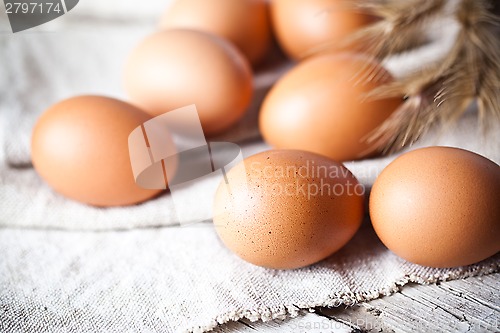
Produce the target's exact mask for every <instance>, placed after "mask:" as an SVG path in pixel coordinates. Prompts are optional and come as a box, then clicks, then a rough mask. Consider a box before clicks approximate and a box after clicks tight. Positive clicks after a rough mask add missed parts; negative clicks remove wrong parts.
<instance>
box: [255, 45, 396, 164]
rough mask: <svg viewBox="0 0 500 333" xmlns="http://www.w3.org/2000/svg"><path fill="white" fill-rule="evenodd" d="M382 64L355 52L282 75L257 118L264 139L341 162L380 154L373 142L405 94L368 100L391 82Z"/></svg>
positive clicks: (311, 61)
mask: <svg viewBox="0 0 500 333" xmlns="http://www.w3.org/2000/svg"><path fill="white" fill-rule="evenodd" d="M391 80H392V78H391V76H390V75H389V73H387V72H386V71H385V69H384V68H383V67H381V66H380V65H379V64H378V63H376V62H374V61H373V60H370V59H367V58H365V57H363V56H357V55H349V54H344V55H334V54H325V55H322V56H318V57H315V58H311V59H307V60H305V61H304V62H302V63H300V64H299V65H298V66H296V67H295V68H293V69H292V70H291V71H290V72H288V73H287V74H286V75H285V76H284V77H282V78H281V79H280V80H279V81H278V82H277V83H276V85H275V86H274V87H273V88H272V89H271V91H270V92H269V94H268V95H267V96H266V98H265V100H264V103H263V105H262V108H261V113H260V116H259V126H260V130H261V132H262V135H263V137H264V139H265V140H266V141H267V142H268V143H269V144H270V145H272V146H273V147H275V148H286V149H300V150H306V151H311V152H314V153H318V154H322V155H325V156H327V157H330V158H332V159H334V160H338V161H346V160H354V159H360V158H363V157H367V156H372V155H375V154H376V153H378V149H379V147H380V146H379V145H378V143H377V144H375V142H372V141H370V140H369V137H370V135H371V133H373V131H374V130H375V129H376V128H378V127H379V126H380V125H381V124H382V123H383V122H384V121H385V120H386V119H387V118H388V117H389V116H390V115H391V114H392V113H393V112H394V111H395V110H396V109H397V108H398V107H399V105H400V104H401V103H402V98H383V99H377V100H367V99H366V94H367V93H369V92H371V91H373V89H376V88H378V87H380V86H381V85H383V84H386V83H389V82H391Z"/></svg>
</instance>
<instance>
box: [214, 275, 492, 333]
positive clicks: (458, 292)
mask: <svg viewBox="0 0 500 333" xmlns="http://www.w3.org/2000/svg"><path fill="white" fill-rule="evenodd" d="M214 332H217V333H240V332H241V333H243V332H246V333H248V332H253V333H256V332H263V333H267V332H269V333H271V332H290V333H344V332H345V333H347V332H353V333H354V332H356V333H357V332H370V333H371V332H394V333H399V332H416V333H417V332H418V333H421V332H500V273H497V274H492V275H487V276H482V277H472V278H467V279H463V280H456V281H449V282H442V283H440V284H433V285H416V284H412V285H407V286H405V287H403V288H401V290H400V291H399V292H398V293H395V294H393V295H391V296H386V297H383V298H379V299H376V300H373V301H370V302H367V303H361V304H359V305H357V306H354V307H350V308H345V307H339V308H334V309H325V308H319V309H316V311H315V312H314V313H310V312H308V311H303V312H302V313H301V315H300V316H299V317H297V318H291V319H287V320H284V321H280V320H277V321H271V322H267V323H263V322H253V323H252V322H250V321H248V320H240V321H239V322H231V323H228V324H225V325H222V326H220V327H218V328H217V329H216V330H215V331H214Z"/></svg>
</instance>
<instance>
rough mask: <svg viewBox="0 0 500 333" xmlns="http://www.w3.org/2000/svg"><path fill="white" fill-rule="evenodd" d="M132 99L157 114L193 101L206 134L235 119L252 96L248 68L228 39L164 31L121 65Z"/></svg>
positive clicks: (218, 130)
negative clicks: (123, 68)
mask: <svg viewBox="0 0 500 333" xmlns="http://www.w3.org/2000/svg"><path fill="white" fill-rule="evenodd" d="M125 88H126V90H127V91H128V93H129V95H130V97H131V99H132V101H133V102H134V103H136V104H137V105H139V106H140V107H141V108H143V109H144V110H145V111H147V112H148V113H150V114H151V115H152V116H157V115H160V114H163V113H165V112H168V111H171V110H174V109H177V108H180V107H183V106H186V105H191V104H196V107H197V109H198V113H199V116H200V120H201V124H202V126H203V130H204V131H205V134H208V135H212V134H217V133H219V132H222V131H224V130H226V129H228V128H229V127H231V125H233V124H234V123H235V122H237V121H238V120H239V119H240V118H241V117H242V116H243V114H244V112H245V111H246V108H247V107H248V105H249V103H250V101H251V97H252V90H253V87H252V72H251V68H250V65H249V64H248V62H247V60H246V59H245V58H244V57H243V55H242V54H241V53H240V52H239V51H238V50H237V49H236V48H235V47H234V46H233V45H232V44H231V43H229V42H227V41H226V40H224V39H222V38H220V37H217V36H215V35H212V34H208V33H204V32H199V31H193V30H167V31H162V32H158V33H155V34H153V35H151V36H149V37H147V38H146V39H145V40H144V41H143V42H142V43H141V44H139V46H138V47H137V48H136V49H135V50H134V51H133V52H132V54H131V56H130V58H129V60H128V63H127V65H126V69H125Z"/></svg>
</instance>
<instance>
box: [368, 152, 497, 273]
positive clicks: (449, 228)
mask: <svg viewBox="0 0 500 333" xmlns="http://www.w3.org/2000/svg"><path fill="white" fill-rule="evenodd" d="M499 199H500V167H499V166H498V165H496V164H495V163H494V162H492V161H490V160H488V159H486V158H484V157H482V156H480V155H477V154H474V153H472V152H469V151H466V150H462V149H457V148H449V147H431V148H423V149H418V150H415V151H412V152H409V153H406V154H403V155H402V156H400V157H398V158H397V159H396V160H395V161H393V162H392V163H391V164H390V165H389V166H388V167H387V168H386V169H385V170H384V171H383V172H382V173H381V175H380V176H379V177H378V179H377V180H376V182H375V184H374V185H373V189H372V191H371V196H370V216H371V220H372V223H373V227H374V228H375V231H376V233H377V235H378V236H379V238H380V239H381V240H382V242H383V243H384V244H385V245H386V246H387V247H388V248H389V249H390V250H392V251H393V252H394V253H396V254H397V255H398V256H400V257H402V258H404V259H406V260H408V261H411V262H413V263H416V264H419V265H424V266H431V267H455V266H464V265H469V264H473V263H476V262H478V261H481V260H483V259H486V258H488V257H489V256H492V255H494V254H495V253H497V252H498V251H500V242H499V240H500V205H499Z"/></svg>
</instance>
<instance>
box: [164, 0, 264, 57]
mask: <svg viewBox="0 0 500 333" xmlns="http://www.w3.org/2000/svg"><path fill="white" fill-rule="evenodd" d="M267 6H268V4H267V1H266V0H238V1H234V0H211V1H206V0H177V1H176V2H174V3H173V4H172V5H171V6H170V7H169V8H168V9H167V11H166V12H165V14H164V15H163V17H162V18H161V21H160V27H161V28H162V29H172V28H188V29H194V30H202V31H206V32H210V33H213V34H215V35H218V36H220V37H223V38H226V39H228V40H229V41H231V42H232V43H234V44H235V45H236V46H237V47H238V48H239V49H240V50H241V52H242V53H243V54H244V55H245V56H246V57H247V58H248V59H249V60H250V62H251V63H252V64H257V63H259V62H260V61H261V60H262V59H263V57H264V56H265V55H266V53H267V51H268V49H269V45H270V41H271V31H270V30H271V27H270V22H269V14H268V8H267Z"/></svg>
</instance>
